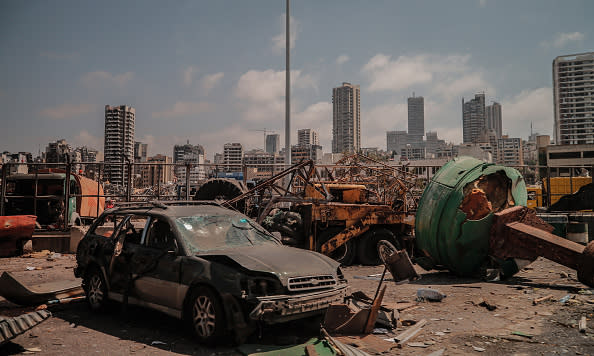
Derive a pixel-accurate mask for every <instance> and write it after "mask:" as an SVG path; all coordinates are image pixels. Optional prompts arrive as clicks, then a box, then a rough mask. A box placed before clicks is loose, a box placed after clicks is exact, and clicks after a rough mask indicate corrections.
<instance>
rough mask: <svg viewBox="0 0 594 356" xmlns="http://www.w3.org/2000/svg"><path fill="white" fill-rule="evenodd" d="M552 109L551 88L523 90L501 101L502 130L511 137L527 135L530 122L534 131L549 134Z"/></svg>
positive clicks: (551, 122)
mask: <svg viewBox="0 0 594 356" xmlns="http://www.w3.org/2000/svg"><path fill="white" fill-rule="evenodd" d="M553 110H554V109H553V89H552V88H550V87H543V88H538V89H533V90H523V91H522V92H521V93H520V94H518V95H516V96H514V97H511V98H509V99H506V100H503V101H502V103H501V116H502V120H503V132H504V133H509V135H510V136H511V137H527V136H528V135H529V133H530V123H531V122H532V123H533V127H534V131H535V132H539V133H541V134H550V133H551V132H552V127H553V116H554V114H553Z"/></svg>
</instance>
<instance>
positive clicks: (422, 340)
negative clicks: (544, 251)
mask: <svg viewBox="0 0 594 356" xmlns="http://www.w3.org/2000/svg"><path fill="white" fill-rule="evenodd" d="M74 265H75V260H74V256H73V255H62V256H60V257H58V258H56V259H55V260H54V261H47V260H45V259H38V258H22V257H16V258H3V259H0V272H1V271H10V272H13V273H14V274H15V275H16V276H17V277H18V278H20V279H21V280H23V281H24V282H26V283H31V284H37V283H42V282H48V281H53V280H59V279H74V275H73V272H72V268H73V267H74ZM27 266H29V267H40V268H41V269H38V270H30V271H29V270H26V268H27ZM382 270H383V267H380V266H378V267H365V266H351V267H346V268H344V272H345V275H346V277H347V278H348V280H349V285H350V288H351V291H352V292H354V291H363V292H364V293H366V294H367V295H369V296H373V295H374V293H375V290H376V288H377V284H378V280H377V279H378V277H376V276H374V275H379V274H381V272H382ZM419 273H420V274H421V275H422V278H421V279H420V280H418V281H415V282H414V283H410V284H403V285H396V284H394V283H393V282H391V281H389V282H387V286H388V287H387V290H386V295H385V297H384V302H389V303H395V302H403V301H406V302H414V301H415V299H416V291H417V289H419V288H424V287H431V288H435V289H438V290H440V291H441V292H443V293H445V294H446V295H447V297H446V298H445V299H444V300H443V301H442V302H433V303H430V302H421V303H418V305H417V306H416V307H412V308H411V309H408V310H405V311H403V312H401V313H400V319H401V320H404V321H406V320H413V321H419V320H421V319H426V320H427V324H426V326H425V327H424V328H423V331H422V332H421V333H420V334H419V335H418V336H416V337H415V338H414V339H413V340H411V342H410V343H409V344H407V345H405V346H404V347H403V348H402V349H397V348H394V349H392V350H390V351H389V352H386V354H394V355H429V354H431V353H432V352H434V351H438V350H441V349H445V352H444V353H443V354H444V355H466V354H485V355H557V354H561V355H594V320H592V319H593V314H594V295H593V294H592V293H594V290H593V289H588V288H586V287H585V286H584V285H582V284H580V283H579V282H577V280H576V279H575V272H574V271H571V270H569V269H567V268H565V267H563V266H560V265H558V264H555V263H553V262H550V261H547V260H544V259H539V260H538V261H536V262H535V263H533V264H532V265H530V266H529V267H528V268H526V269H525V270H523V271H521V272H520V273H518V274H517V275H516V276H515V277H513V278H512V279H510V280H507V281H504V282H491V283H489V282H484V281H481V280H478V279H469V278H459V277H455V276H453V275H451V274H449V273H448V272H441V271H429V272H427V271H423V270H421V269H419ZM370 276H371V277H370ZM548 294H552V295H554V298H553V299H552V300H549V301H546V302H543V303H541V304H538V305H533V304H532V301H533V300H534V299H535V298H538V297H542V296H545V295H548ZM568 294H569V295H571V296H572V297H573V298H572V299H570V300H569V301H568V302H567V303H565V304H562V303H561V302H560V301H559V300H560V299H561V298H562V297H564V296H566V295H568ZM480 297H482V298H483V299H484V300H486V301H488V302H489V304H494V305H495V306H496V309H494V310H492V311H489V310H487V308H486V307H483V306H479V305H475V304H473V301H475V300H476V299H477V298H480ZM33 309H34V308H20V307H18V306H15V305H14V304H12V303H10V302H8V301H6V300H4V299H3V298H1V297H0V315H3V316H15V315H19V314H21V313H23V312H27V311H30V310H33ZM49 310H50V311H51V312H52V313H53V317H52V318H50V319H48V320H46V321H44V322H43V323H42V324H41V325H39V326H37V327H35V328H33V329H31V330H29V331H28V332H26V333H25V334H23V335H20V336H18V337H17V338H15V339H13V340H12V342H9V343H7V344H5V345H3V346H0V355H18V354H35V353H37V354H43V355H61V356H66V355H81V354H86V355H90V354H98V355H124V354H134V355H174V354H181V355H237V354H239V353H238V352H237V351H236V348H235V347H233V346H231V345H229V346H226V347H218V348H216V349H213V348H206V347H203V346H201V345H199V344H197V343H196V342H195V341H194V340H193V339H192V337H191V335H190V334H189V332H188V331H186V329H185V328H184V327H183V325H182V324H181V322H179V321H178V320H176V319H174V318H171V317H168V316H165V315H163V314H160V313H158V312H156V311H152V310H147V309H142V308H134V307H130V308H129V309H128V310H126V312H123V311H122V309H121V308H120V307H119V306H117V305H116V306H114V308H113V309H112V311H111V312H108V313H104V314H100V315H97V314H93V313H91V312H90V311H89V309H88V308H87V305H86V303H85V302H77V303H70V304H64V305H56V306H50V308H49ZM582 316H586V318H587V320H588V326H589V328H588V329H587V330H586V333H580V332H579V331H578V328H577V324H578V321H579V319H580V318H581V317H582ZM319 322H320V319H308V320H305V321H300V322H293V323H289V324H284V325H280V326H275V327H269V328H264V329H263V330H260V332H258V333H256V334H255V335H254V336H252V338H251V339H250V340H249V341H248V342H250V343H261V344H270V343H276V344H292V343H298V342H303V341H305V340H307V339H308V338H310V337H315V336H317V335H318V333H319ZM406 329H407V327H401V326H400V327H399V328H398V329H396V330H392V331H390V332H389V333H388V334H381V335H377V336H378V337H380V338H383V339H389V338H393V337H394V336H395V335H397V334H399V333H400V332H402V331H404V330H406ZM513 333H520V334H523V335H524V336H520V335H514V334H513Z"/></svg>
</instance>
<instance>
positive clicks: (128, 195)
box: [126, 161, 134, 201]
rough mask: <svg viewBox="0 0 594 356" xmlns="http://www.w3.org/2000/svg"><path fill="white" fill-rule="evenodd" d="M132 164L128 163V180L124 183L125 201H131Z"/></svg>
mask: <svg viewBox="0 0 594 356" xmlns="http://www.w3.org/2000/svg"><path fill="white" fill-rule="evenodd" d="M133 165H134V163H132V162H130V161H128V180H127V182H126V201H132V168H133V167H134V166H133Z"/></svg>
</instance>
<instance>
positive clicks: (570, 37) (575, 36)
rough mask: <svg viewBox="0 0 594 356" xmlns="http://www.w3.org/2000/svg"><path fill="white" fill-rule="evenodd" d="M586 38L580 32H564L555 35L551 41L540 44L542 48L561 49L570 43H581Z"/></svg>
mask: <svg viewBox="0 0 594 356" xmlns="http://www.w3.org/2000/svg"><path fill="white" fill-rule="evenodd" d="M585 37H586V36H585V35H584V34H583V33H581V32H565V33H557V34H556V35H555V36H554V37H553V39H551V40H548V41H543V42H541V43H540V45H541V46H543V47H555V48H562V47H565V46H567V45H568V44H570V43H571V42H581V41H583V40H584V38H585Z"/></svg>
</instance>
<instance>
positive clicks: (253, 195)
mask: <svg viewBox="0 0 594 356" xmlns="http://www.w3.org/2000/svg"><path fill="white" fill-rule="evenodd" d="M415 182H416V176H415V175H413V174H411V173H408V172H406V171H405V170H403V169H402V168H399V167H394V166H389V165H387V164H384V163H382V162H379V161H376V160H374V159H371V158H369V157H366V156H363V155H359V154H354V155H351V156H348V157H345V158H343V159H342V160H341V161H339V162H338V163H337V164H336V165H334V166H332V167H331V168H328V167H325V166H316V165H315V164H314V162H313V161H311V160H310V161H303V162H301V163H298V164H296V165H294V166H292V167H290V168H288V169H286V170H284V171H282V172H279V173H278V174H276V175H274V176H273V177H271V178H270V179H267V180H265V181H263V182H261V183H259V184H257V185H256V186H255V187H254V188H252V189H250V190H246V189H245V188H244V187H243V186H242V185H241V184H240V183H236V182H232V181H229V180H223V179H216V180H212V181H211V182H207V183H205V184H204V185H203V186H202V187H201V188H200V189H199V190H198V192H197V193H196V197H195V198H196V199H204V198H210V199H214V198H217V197H222V198H224V199H225V201H224V202H223V203H222V204H223V205H224V206H227V207H231V208H235V209H237V210H239V211H241V212H243V213H245V214H247V215H249V216H251V217H253V218H255V219H256V220H257V221H258V223H261V224H262V225H263V226H264V227H266V228H267V229H268V230H270V231H276V232H279V233H280V234H281V235H282V240H283V242H284V243H285V244H288V245H292V246H297V247H302V248H306V249H309V250H314V251H319V252H322V253H324V254H326V255H329V256H331V257H333V258H335V259H336V260H338V261H340V262H341V263H343V264H345V265H349V264H351V263H353V262H354V261H355V260H358V261H359V262H360V263H362V264H369V265H376V264H378V263H379V262H380V260H379V256H378V254H377V243H378V241H380V240H386V241H390V242H391V243H394V244H395V245H396V246H397V247H398V248H399V249H400V248H404V247H408V248H409V249H410V251H411V252H412V241H411V240H412V237H413V227H414V212H415V210H416V205H417V200H418V199H417V198H418V196H419V195H420V194H419V192H418V191H417V192H415V189H416V187H415ZM217 187H218V188H217ZM415 193H416V194H415Z"/></svg>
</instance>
